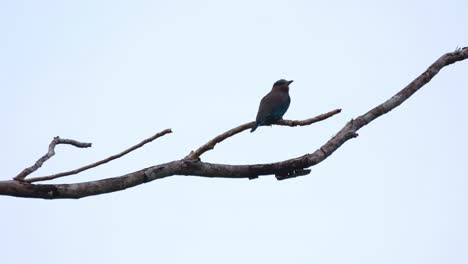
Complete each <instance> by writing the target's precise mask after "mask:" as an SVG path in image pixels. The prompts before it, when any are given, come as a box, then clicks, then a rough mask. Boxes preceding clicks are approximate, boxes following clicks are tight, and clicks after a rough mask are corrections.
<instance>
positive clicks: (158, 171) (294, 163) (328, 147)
mask: <svg viewBox="0 0 468 264" xmlns="http://www.w3.org/2000/svg"><path fill="white" fill-rule="evenodd" d="M467 58H468V47H465V48H463V49H457V50H456V51H454V52H450V53H447V54H445V55H443V56H442V57H440V58H439V59H438V60H437V61H435V62H434V63H433V64H432V65H431V66H430V67H429V68H428V69H427V70H426V71H425V72H423V73H422V74H421V75H420V76H419V77H417V78H416V79H415V80H414V81H412V82H411V83H410V84H409V85H407V86H406V87H405V88H404V89H402V90H401V91H400V92H398V93H397V94H395V95H394V96H392V97H391V98H390V99H388V100H387V101H385V102H384V103H382V104H380V105H378V106H376V107H375V108H373V109H371V110H370V111H368V112H366V113H364V114H363V115H361V116H358V117H357V118H356V119H353V120H351V121H349V122H348V123H347V124H346V125H345V126H344V127H343V128H342V129H341V130H340V131H338V133H337V134H336V135H335V136H334V137H332V138H331V139H330V140H329V141H328V142H326V143H325V144H324V145H323V146H322V147H320V148H319V149H317V150H315V151H314V152H313V153H311V154H305V155H303V156H301V157H297V158H293V159H289V160H285V161H280V162H275V163H267V164H251V165H228V164H212V163H207V162H201V161H199V160H197V159H187V158H185V159H182V160H176V161H172V162H168V163H165V164H160V165H156V166H152V167H149V168H145V169H142V170H139V171H135V172H132V173H128V174H126V175H123V176H120V177H113V178H107V179H103V180H97V181H90V182H81V183H74V184H32V183H28V182H24V181H14V180H10V181H0V195H10V196H17V197H30V198H44V199H61V198H74V199H76V198H82V197H86V196H91V195H98V194H104V193H109V192H115V191H120V190H124V189H126V188H130V187H133V186H136V185H139V184H143V183H147V182H150V181H153V180H157V179H161V178H165V177H169V176H173V175H188V176H201V177H211V178H230V179H234V178H253V177H257V176H261V175H273V174H274V175H276V176H277V178H278V180H280V179H286V178H290V177H296V176H300V175H306V174H308V173H309V172H310V170H308V169H306V168H309V167H311V166H314V165H316V164H318V163H320V162H321V161H323V160H324V159H326V158H327V157H329V156H330V155H331V154H332V153H333V152H334V151H336V150H337V149H338V148H339V147H340V146H341V145H343V144H344V143H345V142H346V141H348V140H349V139H351V138H354V137H357V135H358V134H357V131H358V130H359V129H360V128H362V127H363V126H365V125H367V124H369V123H370V122H372V121H373V120H375V119H376V118H378V117H380V116H382V115H384V114H386V113H388V112H389V111H391V110H393V109H394V108H396V107H397V106H399V105H400V104H401V103H403V102H404V101H405V100H407V99H408V98H409V97H410V96H411V95H413V94H414V93H415V92H416V91H417V90H419V89H420V88H421V87H423V86H424V85H425V84H426V83H428V82H429V81H430V80H431V79H432V78H433V77H434V76H435V75H436V74H437V73H438V72H439V71H440V70H441V69H442V68H443V67H445V66H447V65H450V64H452V63H455V62H457V61H461V60H465V59H467ZM249 125H253V123H247V124H244V125H242V126H240V127H238V128H236V129H241V131H242V129H243V130H245V129H248V128H249V127H248V126H249ZM236 131H237V130H235V131H234V132H233V134H235V133H239V132H240V131H239V132H236ZM228 132H229V131H228ZM226 133H227V132H226ZM40 164H42V163H40Z"/></svg>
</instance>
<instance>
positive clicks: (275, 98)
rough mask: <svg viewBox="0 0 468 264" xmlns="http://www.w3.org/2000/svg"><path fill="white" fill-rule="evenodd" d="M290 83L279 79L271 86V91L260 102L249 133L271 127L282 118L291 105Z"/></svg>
mask: <svg viewBox="0 0 468 264" xmlns="http://www.w3.org/2000/svg"><path fill="white" fill-rule="evenodd" d="M292 82H293V81H286V80H284V79H281V80H279V81H277V82H275V83H274V84H273V88H272V89H271V91H270V92H269V93H268V94H267V95H265V96H264V97H263V98H262V100H261V101H260V106H259V108H258V113H257V118H256V120H255V126H254V127H253V128H252V129H251V130H250V132H254V131H255V130H256V129H257V127H259V126H267V125H271V124H272V123H273V122H275V121H278V120H280V119H282V118H283V115H284V114H285V113H286V111H287V110H288V108H289V104H290V103H291V98H290V97H289V84H291V83H292Z"/></svg>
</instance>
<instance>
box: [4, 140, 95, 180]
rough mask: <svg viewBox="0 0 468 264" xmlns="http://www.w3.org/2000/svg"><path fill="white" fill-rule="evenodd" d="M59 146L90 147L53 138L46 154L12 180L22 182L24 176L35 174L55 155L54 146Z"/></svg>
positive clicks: (87, 144)
mask: <svg viewBox="0 0 468 264" xmlns="http://www.w3.org/2000/svg"><path fill="white" fill-rule="evenodd" d="M59 144H67V145H72V146H75V147H77V148H89V147H91V143H83V142H79V141H76V140H73V139H65V138H60V137H54V139H52V141H51V142H50V144H49V149H48V151H47V153H46V154H44V156H42V157H40V158H39V159H38V160H37V161H36V163H34V165H32V166H31V167H28V168H26V169H24V170H23V171H21V172H20V173H19V174H18V175H17V176H16V177H14V178H13V179H14V180H17V181H23V180H24V178H26V176H28V175H29V174H31V173H33V172H35V171H36V170H38V169H39V168H40V167H42V165H43V164H44V162H46V161H47V160H48V159H50V158H51V157H52V156H54V155H55V146H57V145H59Z"/></svg>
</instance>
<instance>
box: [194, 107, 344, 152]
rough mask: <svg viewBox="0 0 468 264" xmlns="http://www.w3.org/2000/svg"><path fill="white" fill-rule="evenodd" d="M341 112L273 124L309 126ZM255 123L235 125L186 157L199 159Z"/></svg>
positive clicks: (337, 110) (338, 110) (336, 110)
mask: <svg viewBox="0 0 468 264" xmlns="http://www.w3.org/2000/svg"><path fill="white" fill-rule="evenodd" d="M339 112H341V109H335V110H333V111H330V112H327V113H324V114H321V115H318V116H316V117H312V118H309V119H305V120H284V119H282V120H279V121H276V122H275V123H273V125H279V126H290V127H295V126H307V125H310V124H313V123H316V122H319V121H322V120H325V119H327V118H329V117H332V116H334V115H336V114H338V113H339ZM254 125H255V122H249V123H245V124H243V125H240V126H238V127H235V128H233V129H231V130H228V131H226V132H224V133H223V134H221V135H219V136H217V137H215V138H213V139H212V140H210V141H208V142H207V143H206V144H205V145H203V146H201V147H199V148H198V149H197V150H195V151H192V152H191V153H190V154H189V155H187V156H186V157H185V159H189V160H197V159H199V158H200V156H201V155H202V154H203V153H205V152H207V151H209V150H211V149H213V148H214V147H215V145H216V144H218V143H220V142H221V141H223V140H225V139H227V138H229V137H232V136H234V135H236V134H238V133H240V132H242V131H244V130H247V129H249V128H252V127H253V126H254Z"/></svg>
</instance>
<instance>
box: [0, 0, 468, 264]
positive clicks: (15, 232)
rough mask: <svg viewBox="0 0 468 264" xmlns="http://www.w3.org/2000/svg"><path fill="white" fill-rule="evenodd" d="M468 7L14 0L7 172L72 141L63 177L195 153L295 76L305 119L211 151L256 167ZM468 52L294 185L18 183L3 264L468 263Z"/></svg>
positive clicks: (7, 58) (1, 24) (394, 82)
mask: <svg viewBox="0 0 468 264" xmlns="http://www.w3.org/2000/svg"><path fill="white" fill-rule="evenodd" d="M466 10H468V2H467V1H462V0H459V1H456V0H448V1H431V0H429V1H398V0H397V1H353V2H351V1H294V0H289V1H241V0H239V1H229V2H228V1H203V0H201V1H20V0H18V1H8V0H4V1H0V34H1V41H0V92H1V96H0V117H1V122H2V127H3V129H1V130H0V138H2V151H1V152H0V159H1V161H2V162H3V166H2V174H1V177H0V180H8V179H11V178H12V177H14V176H15V175H17V173H18V172H20V171H21V170H22V169H23V168H25V167H27V166H30V165H32V164H33V163H34V162H35V161H36V160H37V159H38V158H39V157H40V156H41V155H43V154H44V153H45V152H46V150H47V146H48V144H49V142H50V140H51V139H52V138H53V137H54V136H60V137H63V138H72V139H76V140H80V141H85V142H92V143H93V147H92V148H90V149H76V148H73V147H70V146H58V147H57V149H56V152H57V154H56V156H54V157H53V158H52V159H51V160H49V161H48V162H47V163H46V164H45V165H44V167H43V168H41V169H40V170H39V171H38V172H36V173H35V174H34V175H35V176H41V175H47V174H51V173H56V172H60V171H64V170H69V169H74V168H76V167H79V166H82V165H85V164H88V163H91V162H94V161H96V160H100V159H103V158H105V157H108V156H110V155H112V154H115V153H118V152H120V151H122V150H123V149H126V148H127V147H129V146H131V145H134V144H136V143H138V142H140V141H141V140H143V139H144V138H147V137H149V136H151V135H153V134H154V133H156V132H158V131H161V130H163V129H166V128H172V129H173V131H174V133H173V134H170V135H167V136H165V137H163V138H160V139H158V140H156V141H154V142H153V143H151V144H149V145H146V146H145V147H143V148H141V149H139V150H137V151H136V152H134V153H131V154H129V155H127V156H125V157H123V158H121V159H119V160H116V161H114V162H112V163H110V164H106V165H103V166H101V167H99V168H96V169H94V170H91V171H89V172H86V173H82V174H79V175H75V176H72V177H67V178H64V179H61V180H56V181H55V182H57V183H58V182H67V183H72V182H80V181H90V180H95V179H101V178H106V177H113V176H119V175H123V174H125V173H128V172H132V171H135V170H138V169H141V168H144V167H148V166H151V165H155V164H159V163H163V162H167V161H171V160H174V159H180V158H183V157H184V156H185V155H186V154H188V153H189V152H190V150H193V149H196V148H197V147H198V146H200V145H201V144H204V143H205V142H206V141H208V140H209V139H211V138H212V137H214V136H216V135H218V134H220V133H222V132H224V131H226V130H228V129H231V128H233V127H235V126H238V125H240V124H243V123H245V122H249V121H252V120H253V119H254V118H255V115H256V112H257V109H258V104H259V101H260V99H261V98H262V96H263V95H265V94H266V93H267V92H268V91H269V90H270V88H271V85H272V84H273V82H275V81H276V80H278V79H281V78H285V79H292V80H294V83H293V84H292V85H291V88H290V95H291V98H292V103H291V106H290V108H289V110H288V112H287V113H286V115H285V116H284V117H285V118H287V119H305V118H309V117H313V116H315V115H317V114H320V113H323V112H327V111H329V110H332V109H335V108H342V109H343V112H342V113H341V114H339V115H338V116H335V117H333V118H331V119H329V120H326V121H323V122H320V123H317V124H313V125H311V126H306V127H300V128H290V127H272V128H270V127H261V128H259V129H258V130H257V131H256V132H255V133H253V134H251V133H248V132H243V133H241V134H239V135H236V136H235V137H232V138H230V139H228V140H226V141H225V142H223V143H222V144H220V145H218V146H217V147H216V148H215V149H214V150H213V151H210V152H208V153H206V154H205V155H203V156H202V159H203V160H204V161H208V162H216V163H227V164H249V163H263V162H274V161H281V160H285V159H290V158H293V157H297V156H300V155H303V154H305V153H311V152H313V151H314V150H315V149H317V148H318V147H319V146H321V145H322V144H324V143H325V142H326V141H327V140H328V139H329V138H330V137H331V136H333V135H334V134H335V133H336V132H337V131H338V130H339V129H341V127H342V126H344V125H345V123H346V122H347V121H349V120H350V119H351V118H353V117H356V116H358V115H361V114H363V113H365V112H366V111H368V110H369V109H371V108H372V107H374V106H376V105H377V104H380V103H382V102H383V101H384V100H386V99H388V98H389V97H390V96H392V95H393V94H395V93H396V92H398V91H399V90H400V89H402V88H403V87H404V86H405V85H406V84H408V83H409V82H410V81H412V80H413V79H414V78H416V77H417V76H418V75H419V74H420V73H421V72H423V71H424V70H425V69H426V68H427V67H428V66H429V65H430V64H431V63H433V62H434V61H435V60H436V59H437V58H439V57H440V56H441V55H443V54H444V53H446V52H450V51H453V50H455V48H457V47H463V46H468V34H467V25H468V16H467V15H466ZM467 88H468V61H463V62H459V63H457V64H455V65H451V66H449V67H447V68H444V69H443V70H442V71H441V72H440V73H439V74H438V75H437V76H436V77H435V78H434V79H433V80H432V81H431V82H430V83H429V84H427V85H426V86H425V87H424V88H423V89H422V90H420V91H419V92H418V93H416V94H415V95H414V96H413V97H411V98H410V99H409V100H407V101H406V102H405V103H404V104H403V105H401V106H400V107H398V108H397V109H395V110H394V111H392V112H390V113H388V114H387V115H384V116H383V117H381V118H379V119H377V120H375V121H374V122H372V123H371V124H369V125H368V126H366V127H364V128H363V129H361V130H360V131H359V135H360V136H359V137H358V138H356V139H352V140H350V141H348V142H347V143H346V144H345V145H343V146H342V147H341V148H340V149H338V150H337V151H336V152H335V153H334V154H333V155H332V156H330V157H329V158H328V159H326V160H325V161H323V162H322V163H320V164H318V165H317V166H314V167H312V173H311V174H310V175H308V176H305V177H299V178H295V179H290V180H286V181H281V182H278V181H276V180H275V179H274V177H271V176H269V177H260V178H259V179H256V180H253V181H249V180H245V179H242V180H229V179H206V178H199V177H186V176H175V177H169V178H166V179H162V180H157V181H153V182H151V183H148V184H144V185H140V186H137V187H134V188H131V189H128V190H125V191H120V192H116V193H111V194H104V195H99V196H92V197H88V198H84V199H80V200H52V201H47V200H40V199H23V198H14V197H6V196H3V197H0V208H1V211H2V212H1V215H2V216H1V217H0V226H1V228H2V232H1V238H0V252H1V256H2V257H1V259H2V263H5V264H10V263H47V264H55V263H67V264H68V263H271V264H274V263H468V225H467V223H468V213H467V208H468V194H467V190H468V178H467V176H468V168H467V155H466V149H467V148H468V139H467V138H466V135H467V134H468V123H467V122H466V120H467V116H468V104H467V103H466V100H467V99H466V98H468V89H467Z"/></svg>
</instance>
